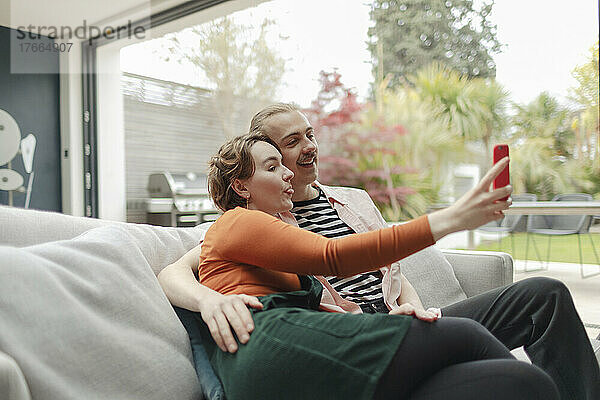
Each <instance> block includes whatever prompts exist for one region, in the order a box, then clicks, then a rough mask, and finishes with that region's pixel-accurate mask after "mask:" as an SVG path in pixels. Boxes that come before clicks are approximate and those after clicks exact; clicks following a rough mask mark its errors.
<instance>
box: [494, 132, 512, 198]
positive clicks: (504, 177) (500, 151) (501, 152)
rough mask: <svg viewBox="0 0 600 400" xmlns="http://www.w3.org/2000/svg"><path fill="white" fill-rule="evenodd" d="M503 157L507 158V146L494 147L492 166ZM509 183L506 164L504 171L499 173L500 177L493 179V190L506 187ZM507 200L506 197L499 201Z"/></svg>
mask: <svg viewBox="0 0 600 400" xmlns="http://www.w3.org/2000/svg"><path fill="white" fill-rule="evenodd" d="M504 157H508V145H506V144H498V145H496V146H494V164H496V163H497V162H498V161H500V160H502V159H503V158H504ZM509 183H510V174H509V171H508V164H507V165H506V167H504V169H503V170H502V172H500V175H498V176H497V177H496V179H494V189H498V188H501V187H504V186H507V185H508V184H509ZM507 199H508V196H507V197H505V198H503V199H500V200H502V201H506V200H507Z"/></svg>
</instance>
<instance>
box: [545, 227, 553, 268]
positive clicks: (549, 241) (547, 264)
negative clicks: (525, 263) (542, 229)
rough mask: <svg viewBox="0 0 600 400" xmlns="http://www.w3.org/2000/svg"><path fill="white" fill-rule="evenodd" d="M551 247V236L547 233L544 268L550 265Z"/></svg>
mask: <svg viewBox="0 0 600 400" xmlns="http://www.w3.org/2000/svg"><path fill="white" fill-rule="evenodd" d="M551 248H552V236H551V235H548V250H547V251H546V269H548V266H549V265H550V249H551Z"/></svg>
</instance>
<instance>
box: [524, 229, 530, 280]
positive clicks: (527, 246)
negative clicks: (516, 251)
mask: <svg viewBox="0 0 600 400" xmlns="http://www.w3.org/2000/svg"><path fill="white" fill-rule="evenodd" d="M526 235H527V239H526V240H525V271H527V258H528V257H527V255H528V254H529V232H527V233H526Z"/></svg>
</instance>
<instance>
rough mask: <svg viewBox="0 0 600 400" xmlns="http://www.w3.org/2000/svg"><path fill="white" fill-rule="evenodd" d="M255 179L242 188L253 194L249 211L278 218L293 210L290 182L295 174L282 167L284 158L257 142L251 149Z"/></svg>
mask: <svg viewBox="0 0 600 400" xmlns="http://www.w3.org/2000/svg"><path fill="white" fill-rule="evenodd" d="M250 154H252V158H253V160H254V175H252V176H251V177H250V178H248V179H247V180H245V181H244V182H242V183H243V186H245V188H246V190H247V191H248V193H249V194H250V202H249V204H248V208H249V209H251V210H261V211H264V212H266V213H268V214H271V215H275V214H277V213H279V212H284V211H289V210H291V209H292V207H293V203H292V195H293V194H294V190H293V189H292V184H291V183H290V181H291V179H292V178H293V177H294V173H293V172H292V171H290V170H289V169H287V168H286V167H285V166H284V165H283V164H282V163H281V154H280V153H279V151H277V149H276V148H275V147H273V146H272V145H271V144H269V143H267V142H256V143H255V144H254V145H253V146H252V148H251V149H250Z"/></svg>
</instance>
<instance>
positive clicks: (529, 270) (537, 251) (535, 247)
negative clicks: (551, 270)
mask: <svg viewBox="0 0 600 400" xmlns="http://www.w3.org/2000/svg"><path fill="white" fill-rule="evenodd" d="M527 238H528V239H529V236H527ZM531 243H533V250H535V254H536V255H537V258H538V261H539V262H540V265H541V267H540V268H536V269H527V264H526V265H525V272H531V271H543V270H544V269H546V268H544V262H543V261H542V257H541V256H540V252H539V250H538V248H537V245H536V244H535V239H534V238H533V236H532V237H531Z"/></svg>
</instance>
